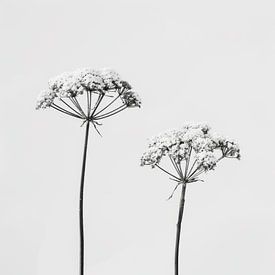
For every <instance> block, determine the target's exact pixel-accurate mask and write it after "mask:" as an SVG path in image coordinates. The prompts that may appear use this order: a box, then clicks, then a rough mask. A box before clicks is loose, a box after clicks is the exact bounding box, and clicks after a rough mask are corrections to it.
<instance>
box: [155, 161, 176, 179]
mask: <svg viewBox="0 0 275 275" xmlns="http://www.w3.org/2000/svg"><path fill="white" fill-rule="evenodd" d="M156 167H158V168H159V169H160V170H162V171H163V172H165V173H166V174H168V175H169V176H171V177H173V178H175V179H177V180H179V181H180V180H181V179H180V178H178V177H176V176H174V175H173V174H171V173H169V172H168V171H166V170H165V169H163V168H162V167H160V166H159V165H158V164H156Z"/></svg>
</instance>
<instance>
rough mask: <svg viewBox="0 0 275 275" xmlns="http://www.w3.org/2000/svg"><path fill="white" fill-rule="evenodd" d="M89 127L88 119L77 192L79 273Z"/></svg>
mask: <svg viewBox="0 0 275 275" xmlns="http://www.w3.org/2000/svg"><path fill="white" fill-rule="evenodd" d="M89 127H90V121H87V124H86V133H85V142H84V152H83V161H82V171H81V180H80V194H79V232H80V263H79V265H80V271H79V274H80V275H84V221H83V195H84V179H85V169H86V157H87V148H88V138H89Z"/></svg>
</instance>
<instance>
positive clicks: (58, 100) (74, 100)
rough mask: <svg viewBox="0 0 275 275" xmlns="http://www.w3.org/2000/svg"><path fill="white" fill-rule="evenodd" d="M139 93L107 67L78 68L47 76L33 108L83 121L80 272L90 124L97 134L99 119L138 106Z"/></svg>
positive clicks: (100, 120) (81, 267) (82, 270)
mask: <svg viewBox="0 0 275 275" xmlns="http://www.w3.org/2000/svg"><path fill="white" fill-rule="evenodd" d="M140 106H141V101H140V98H139V96H138V95H137V94H136V93H135V92H134V91H133V89H132V87H131V86H130V84H128V82H126V81H124V80H122V79H121V78H120V76H119V75H118V74H117V73H116V72H115V71H113V70H111V69H101V70H93V69H90V68H85V69H79V70H76V71H74V72H69V73H63V74H61V75H59V76H57V77H54V78H52V79H50V80H49V87H48V89H47V90H46V91H43V92H42V93H41V94H40V96H39V97H38V100H37V103H36V109H52V110H56V111H58V112H60V113H61V114H64V115H68V116H71V117H73V118H76V119H79V120H80V121H81V122H82V124H81V126H82V125H84V124H86V130H85V140H84V153H83V160H82V170H81V181H80V194H79V228H80V264H79V265H80V273H79V274H80V275H84V220H83V194H84V179H85V168H86V158H87V147H88V138H89V129H90V125H92V126H93V127H94V129H95V130H96V131H97V132H98V133H99V134H100V132H99V130H98V126H100V125H102V124H101V122H102V120H104V119H106V118H109V117H111V116H114V115H116V114H118V113H120V112H122V111H123V110H125V109H128V108H133V107H140Z"/></svg>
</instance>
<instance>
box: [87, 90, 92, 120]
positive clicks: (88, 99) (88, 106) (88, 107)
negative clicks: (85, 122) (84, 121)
mask: <svg viewBox="0 0 275 275" xmlns="http://www.w3.org/2000/svg"><path fill="white" fill-rule="evenodd" d="M89 93H90V92H89V91H86V96H87V117H89V116H90V106H91V103H90V96H89Z"/></svg>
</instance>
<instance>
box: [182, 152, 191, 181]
mask: <svg viewBox="0 0 275 275" xmlns="http://www.w3.org/2000/svg"><path fill="white" fill-rule="evenodd" d="M191 153H192V147H190V151H189V153H188V158H187V160H186V162H185V171H184V178H185V179H186V175H187V172H188V167H189V163H190V158H191Z"/></svg>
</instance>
